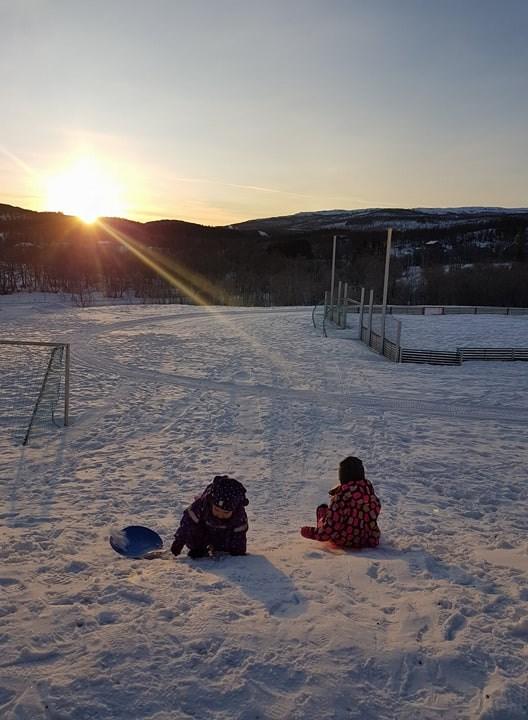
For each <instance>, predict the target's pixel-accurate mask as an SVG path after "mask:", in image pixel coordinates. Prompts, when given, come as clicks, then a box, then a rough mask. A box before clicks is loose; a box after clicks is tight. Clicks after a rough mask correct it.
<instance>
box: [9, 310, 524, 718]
mask: <svg viewBox="0 0 528 720" xmlns="http://www.w3.org/2000/svg"><path fill="white" fill-rule="evenodd" d="M426 320H427V319H426ZM2 321H3V324H4V327H5V335H6V336H11V335H15V334H16V335H18V336H22V335H23V336H24V337H25V338H36V337H42V335H43V331H42V328H43V326H45V328H46V338H43V339H50V338H54V339H57V340H63V341H70V342H71V343H72V358H73V374H72V401H71V403H72V424H71V426H70V427H69V428H67V429H66V430H63V431H58V430H56V429H54V428H47V429H40V428H39V431H38V433H36V434H35V436H34V438H33V440H32V443H31V445H30V447H28V448H25V449H21V448H16V447H13V446H12V445H10V444H9V443H7V442H4V441H3V440H0V478H1V484H0V492H1V495H0V497H1V503H0V522H1V523H2V557H3V558H4V561H3V563H2V569H1V571H0V594H1V597H2V602H1V603H0V648H1V649H2V654H1V657H0V717H2V718H6V720H40V719H41V718H42V719H43V720H44V719H46V720H89V719H90V718H97V719H98V720H110V719H112V720H114V719H115V720H121V719H125V718H134V719H135V720H169V719H170V720H174V719H175V718H177V719H179V718H182V719H183V720H186V719H187V718H200V719H205V720H209V719H211V720H228V719H229V720H267V719H268V718H270V719H271V720H283V719H287V720H288V719H291V720H300V719H301V718H302V719H303V720H304V718H306V717H311V716H316V717H318V718H320V719H321V720H330V719H332V720H344V719H345V718H346V719H347V720H349V719H351V718H352V719H355V718H357V719H358V720H359V719H360V718H361V719H362V720H364V719H367V720H374V719H376V720H391V719H392V718H404V719H408V720H411V719H414V718H424V719H429V718H431V719H432V718H439V717H442V718H448V719H449V718H453V719H454V718H456V719H457V720H458V719H459V718H468V719H473V718H479V719H480V720H504V719H505V718H508V719H509V720H510V719H511V720H520V719H521V718H526V717H528V691H527V689H526V688H527V687H528V656H527V654H526V650H525V648H526V640H527V639H528V626H527V624H526V615H527V612H528V576H527V570H528V567H527V561H526V557H527V550H528V543H527V540H526V531H527V529H528V521H527V520H526V509H527V495H528V490H527V487H526V470H525V465H526V456H527V441H526V434H527V433H526V428H527V425H528V407H527V405H526V391H527V390H528V372H527V371H528V365H527V364H526V363H467V364H464V365H463V366H460V367H448V368H432V367H428V366H409V365H407V366H403V365H394V364H391V363H389V362H387V361H385V360H383V359H382V358H379V357H378V356H376V355H375V354H373V353H372V352H370V351H369V350H368V349H367V348H365V346H363V345H361V344H360V343H358V342H357V341H354V340H353V339H352V337H353V336H354V330H353V329H352V330H349V331H333V332H330V337H329V338H327V339H324V338H321V337H320V333H319V332H318V331H317V330H315V329H314V328H313V326H312V325H311V311H310V310H308V309H289V308H288V309H273V310H262V309H235V308H229V309H214V310H212V311H211V310H204V309H202V308H190V307H183V306H182V307H178V309H177V310H175V308H174V306H172V307H160V308H157V309H156V310H153V308H152V307H149V308H145V307H141V306H139V307H138V306H133V307H121V308H115V307H108V308H94V309H84V310H79V309H65V308H61V309H59V308H57V309H56V311H53V309H52V308H46V313H45V321H44V320H43V312H42V309H41V308H36V309H35V311H34V312H32V311H31V310H30V309H29V308H28V306H27V305H26V306H24V308H23V310H20V309H19V310H17V308H16V307H7V306H6V307H5V308H4V311H3V312H2ZM464 321H466V322H467V319H464V318H462V319H460V318H456V319H455V318H453V322H454V323H456V324H457V325H456V327H457V329H458V330H457V332H458V333H462V335H463V327H462V323H463V322H464ZM352 322H353V321H352ZM516 322H519V320H518V319H516ZM525 322H526V321H525ZM422 326H424V327H425V326H427V327H429V326H428V325H427V324H426V323H425V322H423V323H422ZM517 327H520V326H519V325H518V326H517ZM523 327H524V326H523ZM415 331H416V329H415ZM455 334H456V333H455ZM350 453H353V454H357V455H359V456H360V457H362V458H363V459H364V461H365V465H366V467H367V471H368V475H369V477H370V479H371V480H372V481H373V482H374V485H375V487H376V490H377V492H378V494H379V496H380V498H381V500H382V504H383V509H382V514H381V516H380V525H381V529H382V545H381V546H380V548H378V549H376V550H364V551H361V552H355V553H354V552H343V551H340V550H337V549H332V548H331V547H329V546H327V545H326V544H318V543H315V542H308V541H306V540H303V539H302V538H301V537H300V536H299V534H298V528H299V526H300V525H302V524H310V523H313V522H314V511H315V507H316V505H317V504H318V503H319V502H322V501H324V500H325V497H326V492H327V490H328V488H329V487H331V486H332V485H333V484H335V482H336V467H337V463H338V462H339V460H340V459H341V458H342V457H343V456H345V455H346V454H350ZM220 472H229V473H232V474H233V475H234V476H235V477H238V478H239V479H240V480H242V482H244V484H245V485H246V487H247V488H248V495H249V498H250V505H249V507H248V513H249V518H250V533H249V551H250V555H249V556H248V557H246V558H224V559H221V560H220V561H213V560H203V561H191V560H189V559H188V558H187V557H186V556H185V555H183V556H181V557H180V558H178V559H172V558H171V559H170V560H159V561H152V562H146V561H143V562H141V561H128V560H124V559H122V558H120V557H119V556H117V555H116V554H114V553H113V552H112V551H111V550H110V548H109V546H108V543H107V537H108V534H109V531H110V529H111V528H112V527H122V526H124V525H126V524H132V523H136V522H138V523H141V524H146V525H149V526H151V527H153V528H155V529H156V530H158V531H159V532H160V533H161V534H162V536H163V537H164V539H165V542H166V543H167V544H168V543H170V538H171V535H172V533H173V532H174V529H175V527H176V526H177V522H178V520H179V516H180V513H181V511H182V510H183V509H184V507H185V506H186V505H187V504H188V503H189V502H190V501H191V500H192V499H193V497H194V495H195V494H197V493H198V492H200V491H201V490H202V489H203V487H204V486H205V485H206V484H207V482H209V481H210V480H211V478H212V477H213V475H214V474H217V473H220Z"/></svg>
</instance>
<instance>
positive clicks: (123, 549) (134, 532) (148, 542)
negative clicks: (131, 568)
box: [110, 525, 163, 558]
mask: <svg viewBox="0 0 528 720" xmlns="http://www.w3.org/2000/svg"><path fill="white" fill-rule="evenodd" d="M110 545H111V546H112V547H113V549H114V550H115V551H116V552H118V553H119V554H120V555H124V556H125V557H128V558H142V557H145V556H146V555H148V553H150V552H153V551H154V550H161V548H162V547H163V540H162V539H161V538H160V536H159V535H158V533H157V532H154V530H151V529H150V528H148V527H143V525H129V526H128V527H126V528H123V530H118V531H117V532H116V531H114V532H112V534H111V535H110Z"/></svg>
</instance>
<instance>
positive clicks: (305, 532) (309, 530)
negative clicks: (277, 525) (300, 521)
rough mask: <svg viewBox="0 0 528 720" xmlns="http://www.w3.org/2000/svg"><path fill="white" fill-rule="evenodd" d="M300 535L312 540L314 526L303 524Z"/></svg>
mask: <svg viewBox="0 0 528 720" xmlns="http://www.w3.org/2000/svg"><path fill="white" fill-rule="evenodd" d="M301 535H302V536H303V537H304V538H308V540H313V539H314V537H315V528H313V527H309V526H308V525H305V526H304V527H302V528H301Z"/></svg>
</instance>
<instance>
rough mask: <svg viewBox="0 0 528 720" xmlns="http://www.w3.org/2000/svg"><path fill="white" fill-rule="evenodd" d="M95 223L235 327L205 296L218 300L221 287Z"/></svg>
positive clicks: (254, 343) (253, 343) (280, 362)
mask: <svg viewBox="0 0 528 720" xmlns="http://www.w3.org/2000/svg"><path fill="white" fill-rule="evenodd" d="M97 222H98V225H99V226H100V227H102V228H103V229H104V230H105V231H106V232H107V233H108V234H109V235H110V236H111V237H113V238H114V239H115V240H117V242H119V243H120V244H121V245H123V247H126V248H127V249H128V250H129V251H130V252H131V253H132V254H133V255H134V256H135V257H137V258H138V259H139V260H140V261H141V262H143V263H144V264H145V265H146V266H147V267H149V268H150V269H151V270H153V271H154V272H155V273H157V274H158V275H159V276H160V277H161V278H163V279H164V280H166V281H167V282H168V283H169V284H170V285H171V286H172V287H175V288H176V289H177V290H180V292H182V294H184V295H185V296H186V297H188V298H190V299H191V300H192V301H193V302H194V303H196V305H200V306H202V307H203V308H204V309H205V310H208V311H209V312H210V313H211V314H212V315H214V316H215V317H216V319H217V320H218V322H219V323H221V324H223V325H225V327H226V328H228V329H232V328H234V327H235V323H234V322H233V321H231V320H230V319H229V318H228V317H227V316H226V315H220V314H219V313H218V312H216V308H215V306H214V305H211V301H210V300H209V299H208V298H210V299H211V300H213V301H217V302H219V301H220V299H223V297H224V291H223V290H221V289H219V288H218V287H216V286H215V285H214V284H213V283H211V282H210V281H209V280H207V279H206V278H204V277H202V276H200V275H198V274H197V273H195V272H193V271H191V270H188V269H187V268H184V267H183V266H182V265H181V264H179V263H177V262H176V261H175V260H174V259H172V258H168V257H166V256H162V255H161V254H160V253H158V252H156V251H155V250H152V249H147V248H145V247H143V246H142V245H140V243H138V242H137V241H136V240H134V239H133V238H131V237H129V236H128V235H127V234H126V233H123V232H121V231H119V230H116V229H115V228H113V227H112V226H111V225H110V224H109V223H107V222H105V221H103V220H98V221H97ZM236 328H237V329H236V332H237V334H239V335H240V333H241V330H240V328H239V327H238V326H236ZM242 335H243V337H244V339H245V340H246V342H247V343H248V344H249V345H250V347H252V348H253V349H255V350H258V352H259V353H261V354H262V355H264V357H266V358H267V359H268V360H269V361H270V363H272V364H273V365H274V366H275V367H277V368H278V369H283V368H284V367H285V363H284V359H283V358H282V357H281V356H280V355H279V354H278V353H275V352H273V351H271V350H269V348H267V347H265V346H263V345H262V343H260V342H258V340H256V339H255V338H254V337H252V336H251V335H249V334H248V333H242Z"/></svg>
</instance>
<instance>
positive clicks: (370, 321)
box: [367, 290, 374, 347]
mask: <svg viewBox="0 0 528 720" xmlns="http://www.w3.org/2000/svg"><path fill="white" fill-rule="evenodd" d="M373 307H374V290H371V291H370V296H369V319H368V342H367V345H368V346H369V347H372V345H371V344H370V343H371V341H372V309H373Z"/></svg>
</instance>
